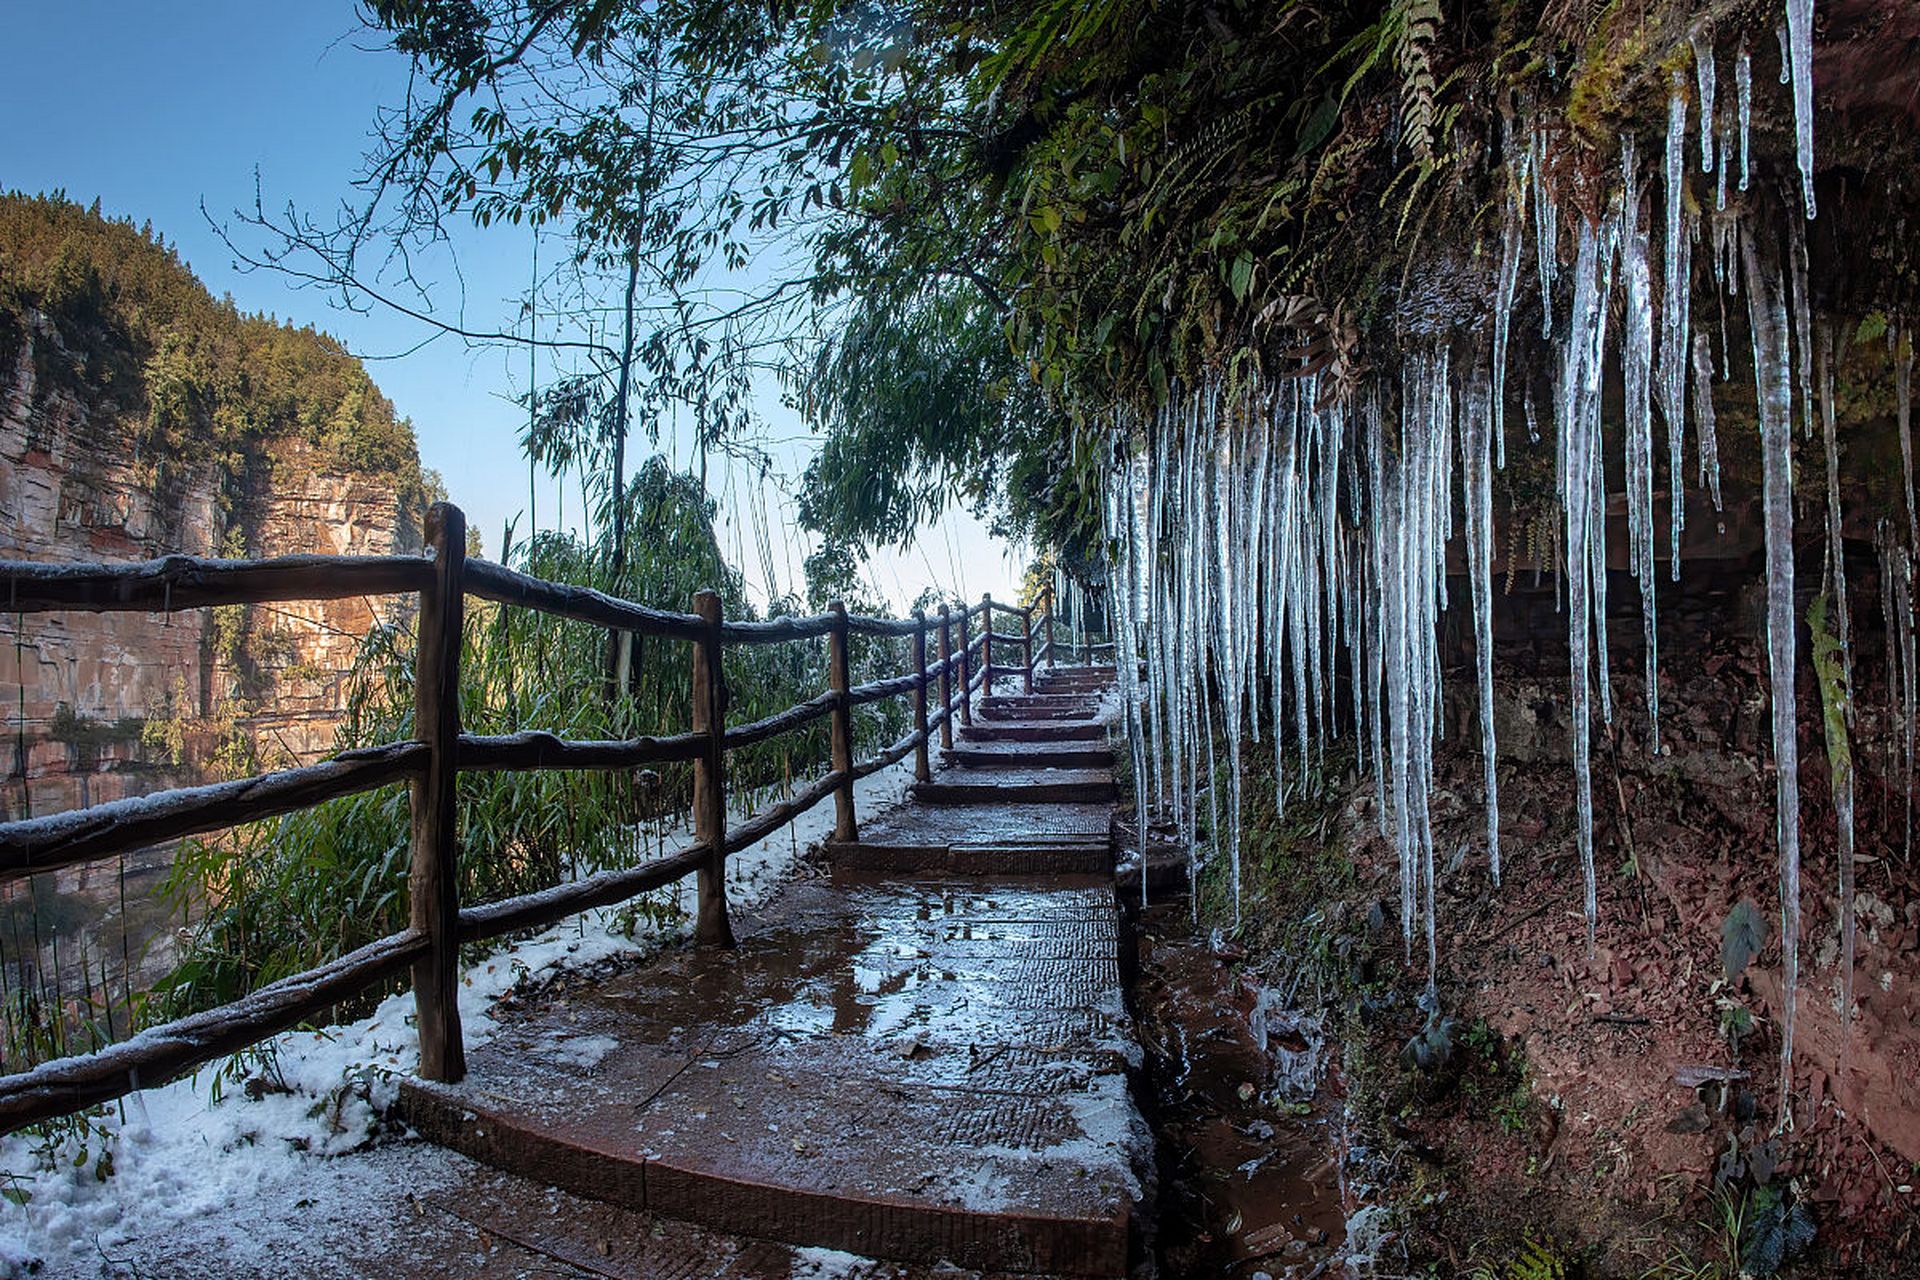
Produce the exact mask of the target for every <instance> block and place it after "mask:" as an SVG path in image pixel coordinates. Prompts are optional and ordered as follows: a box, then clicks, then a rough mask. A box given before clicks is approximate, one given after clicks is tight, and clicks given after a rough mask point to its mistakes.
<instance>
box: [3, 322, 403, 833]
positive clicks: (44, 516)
mask: <svg viewBox="0 0 1920 1280" xmlns="http://www.w3.org/2000/svg"><path fill="white" fill-rule="evenodd" d="M58 340H59V339H58V336H57V335H55V334H53V333H51V332H49V331H48V330H46V329H41V330H39V331H38V332H36V333H35V334H34V335H33V337H32V339H31V340H30V341H29V343H28V344H27V345H26V346H25V347H24V348H23V349H22V350H21V352H20V353H19V355H18V357H17V358H16V359H15V360H14V361H13V362H12V367H11V368H8V369H6V370H4V371H0V559H7V560H36V561H50V562H83V561H106V562H125V561H138V560H145V559H150V558H152V557H156V556H161V555H167V554H171V553H175V552H181V553H186V554H189V555H200V556H222V555H249V556H271V555H287V554H295V553H303V552H316V553H328V554H342V555H372V554H382V553H388V552H412V551H418V550H419V549H420V546H421V536H420V513H419V511H418V509H417V507H418V501H417V499H416V498H413V497H410V496H408V495H406V494H403V493H402V492H401V490H400V489H399V487H398V485H397V484H396V481H395V478H394V477H391V476H384V475H377V474H348V473H343V472H341V471H339V470H337V469H328V468H327V467H325V466H322V465H318V464H317V463H316V455H315V451H314V450H313V449H312V448H311V447H310V446H309V445H307V444H306V443H305V442H304V441H302V440H300V439H299V438H297V437H287V438H283V439H279V440H271V441H266V442H263V443H262V444H261V445H260V452H259V455H258V456H257V457H254V458H249V459H246V460H244V465H242V466H239V467H232V466H230V465H223V463H222V462H220V461H217V460H214V461H204V462H192V461H185V462H183V461H181V460H178V459H166V460H160V459H150V458H142V457H140V456H138V452H139V451H138V447H137V441H138V440H139V438H140V437H139V433H138V431H137V427H138V425H139V424H138V423H136V422H133V421H130V420H129V419H128V417H127V415H125V414H124V413H119V412H108V411H101V410H98V409H96V408H95V407H93V406H90V405H88V404H86V403H83V402H82V401H81V400H80V399H78V398H77V397H76V396H75V395H74V394H73V393H71V392H70V391H67V390H65V389H52V390H47V389H44V388H37V387H36V375H35V362H34V359H33V355H34V352H33V344H34V343H35V342H57V341H58ZM409 607H410V602H408V601H405V600H399V599H383V600H360V599H349V600H333V601H311V602H306V601H302V602H292V603H286V604H273V605H260V606H251V607H247V608H244V609H243V608H234V609H226V610H193V611H189V612H184V613H179V614H173V615H153V614H144V613H77V612H76V613H46V614H28V615H15V614H3V615H0V696H4V698H5V701H6V704H7V705H6V706H5V707H4V709H0V715H4V717H5V721H6V730H5V733H4V735H0V759H4V760H5V761H6V764H7V768H6V780H5V786H4V790H3V791H0V814H3V815H4V816H5V817H20V816H23V815H25V814H27V813H29V812H31V813H34V814H45V813H52V812H56V811H58V810H63V809H70V808H75V807H79V806H83V805H88V804H97V803H99V802H101V801H105V800H113V799H118V798H120V797H123V796H128V795H137V794H141V793H144V792H148V791H153V790H157V789H160V788H162V787H166V786H172V785H180V784H184V783H190V782H195V781H201V780H205V779H207V778H209V777H212V776H215V775H216V774H218V773H220V772H222V771H225V772H232V771H233V769H234V767H236V766H240V765H243V764H254V765H258V766H260V767H272V766H278V765H285V764H289V763H294V762H297V761H307V760H312V759H315V758H318V757H319V756H320V755H322V754H324V753H325V752H326V751H327V750H328V749H329V748H330V747H331V745H332V743H333V739H334V731H335V728H336V726H337V724H338V722H339V718H340V713H341V708H342V706H343V703H344V698H345V691H344V684H345V679H346V675H347V673H348V672H349V670H350V669H351V667H352V665H353V660H354V655H355V653H356V652H357V650H358V648H359V645H360V642H361V639H362V637H364V636H365V635H366V633H367V631H368V630H369V628H370V627H372V626H374V625H375V624H376V623H377V622H381V621H394V620H399V619H400V618H401V617H402V616H403V614H404V613H405V611H406V610H407V609H408V608H409Z"/></svg>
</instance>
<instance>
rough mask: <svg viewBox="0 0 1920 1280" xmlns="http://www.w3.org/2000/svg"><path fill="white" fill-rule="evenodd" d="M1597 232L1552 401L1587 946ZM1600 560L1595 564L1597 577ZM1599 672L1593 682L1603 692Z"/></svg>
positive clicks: (1591, 896)
mask: <svg viewBox="0 0 1920 1280" xmlns="http://www.w3.org/2000/svg"><path fill="white" fill-rule="evenodd" d="M1610 234H1611V228H1609V229H1608V230H1606V231H1603V230H1602V229H1601V228H1598V227H1595V226H1594V225H1593V224H1592V223H1587V222H1583V223H1582V224H1581V227H1580V235H1579V247H1578V252H1577V254H1576V256H1575V260H1574V273H1573V302H1572V307H1571V309H1570V311H1569V312H1568V325H1567V339H1566V342H1565V344H1564V346H1563V356H1564V360H1563V364H1562V368H1561V375H1560V380H1559V385H1558V389H1557V392H1556V396H1555V400H1556V404H1557V409H1558V424H1559V433H1558V434H1559V441H1558V446H1559V453H1558V457H1559V467H1558V472H1559V477H1560V507H1561V511H1562V512H1563V514H1564V516H1565V524H1566V569H1567V647H1568V653H1569V656H1570V658H1571V659H1572V662H1571V667H1570V674H1569V680H1570V684H1571V691H1572V695H1573V777H1574V798H1575V802H1576V816H1577V820H1578V824H1579V844H1580V873H1581V881H1582V887H1583V892H1582V895H1581V898H1582V905H1583V907H1584V910H1585V914H1586V918H1587V938H1588V943H1589V945H1591V944H1592V941H1593V934H1594V928H1595V925H1596V923H1597V920H1598V916H1599V902H1598V882H1597V879H1596V877H1595V873H1594V857H1593V769H1592V750H1593V743H1592V736H1593V730H1592V684H1591V681H1592V674H1593V673H1592V666H1591V662H1590V658H1591V654H1590V646H1591V645H1592V643H1593V639H1594V637H1593V635H1592V630H1591V628H1592V624H1593V623H1594V621H1595V620H1596V617H1597V619H1598V621H1599V622H1600V624H1601V626H1602V627H1604V625H1605V616H1606V615H1605V612H1604V609H1602V610H1600V611H1599V612H1597V613H1596V610H1595V604H1596V601H1595V593H1594V585H1595V584H1594V582H1593V568H1594V559H1593V556H1592V548H1593V546H1594V545H1595V543H1596V542H1599V541H1601V538H1597V537H1596V534H1595V528H1594V526H1595V524H1596V523H1599V522H1603V521H1604V520H1605V518H1606V509H1605V507H1604V505H1601V504H1597V503H1596V502H1595V500H1594V498H1595V489H1596V486H1595V484H1594V483H1593V477H1594V473H1595V470H1596V468H1597V467H1598V465H1599V400H1600V383H1601V358H1602V355H1603V353H1604V352H1605V350H1606V343H1605V333H1606V311H1607V306H1606V300H1607V295H1608V293H1609V292H1610V289H1609V288H1608V287H1607V286H1606V285H1604V284H1602V282H1601V281H1602V276H1603V275H1610V268H1609V269H1608V270H1607V271H1605V272H1603V270H1602V267H1601V259H1602V257H1603V256H1604V257H1608V258H1610V257H1611V249H1610V248H1609V247H1608V244H1607V241H1608V238H1609V236H1610ZM1605 564H1606V562H1605V560H1604V559H1602V560H1601V561H1600V567H1601V570H1602V572H1604V570H1605ZM1605 679H1606V676H1605V667H1604V665H1603V666H1602V668H1601V682H1602V685H1603V686H1604V684H1605Z"/></svg>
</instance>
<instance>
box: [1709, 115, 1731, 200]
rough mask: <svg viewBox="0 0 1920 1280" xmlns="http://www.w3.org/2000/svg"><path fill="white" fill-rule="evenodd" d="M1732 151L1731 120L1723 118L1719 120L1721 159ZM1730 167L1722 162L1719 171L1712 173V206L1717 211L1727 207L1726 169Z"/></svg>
mask: <svg viewBox="0 0 1920 1280" xmlns="http://www.w3.org/2000/svg"><path fill="white" fill-rule="evenodd" d="M1732 151H1733V121H1731V120H1723V121H1721V122H1720V155H1721V158H1722V160H1723V161H1724V160H1725V158H1726V157H1727V156H1728V155H1729V154H1730V153H1731V152H1732ZM1731 167H1732V166H1730V165H1728V164H1725V163H1723V164H1721V166H1720V171H1719V172H1718V173H1717V174H1715V175H1714V179H1713V207H1714V211H1715V212H1717V213H1724V212H1725V211H1726V208H1727V171H1728V169H1729V168H1731Z"/></svg>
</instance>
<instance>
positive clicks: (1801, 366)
mask: <svg viewBox="0 0 1920 1280" xmlns="http://www.w3.org/2000/svg"><path fill="white" fill-rule="evenodd" d="M1787 246H1788V253H1787V264H1788V270H1789V274H1790V276H1791V281H1792V285H1793V288H1792V291H1791V302H1792V307H1793V371H1794V391H1795V394H1796V395H1797V396H1798V397H1799V399H1800V424H1801V430H1800V434H1801V436H1802V438H1804V439H1807V440H1811V439H1813V319H1812V317H1813V307H1812V304H1811V302H1810V300H1809V299H1808V297H1807V224H1806V223H1805V222H1803V221H1802V220H1800V219H1799V218H1788V219H1787Z"/></svg>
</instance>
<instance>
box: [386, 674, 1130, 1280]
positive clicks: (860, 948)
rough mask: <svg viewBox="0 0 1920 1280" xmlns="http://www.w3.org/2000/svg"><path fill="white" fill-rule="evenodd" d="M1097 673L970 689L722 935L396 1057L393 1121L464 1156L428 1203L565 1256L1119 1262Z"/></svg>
mask: <svg viewBox="0 0 1920 1280" xmlns="http://www.w3.org/2000/svg"><path fill="white" fill-rule="evenodd" d="M1100 675H1101V673H1077V674H1068V673H1062V674H1059V675H1055V676H1053V677H1052V678H1051V679H1049V678H1048V677H1047V676H1046V675H1045V674H1043V675H1042V677H1041V679H1040V680H1039V681H1038V682H1037V683H1038V690H1039V692H1038V695H1037V696H1036V697H1035V698H1034V699H1033V700H1032V701H1031V702H1028V701H1027V700H1026V699H1024V698H1022V697H995V698H991V699H986V700H983V702H982V704H981V707H980V711H979V714H978V717H977V720H976V724H975V725H974V726H973V728H972V730H968V729H962V730H960V737H959V741H958V742H957V743H956V748H955V750H954V751H953V752H951V753H949V754H948V756H947V757H946V758H945V759H944V760H943V762H942V767H941V768H940V769H939V770H938V771H937V772H936V773H935V775H934V779H933V781H932V782H931V783H926V784H921V786H920V787H919V788H918V789H917V794H916V795H915V797H914V798H913V799H912V800H911V801H910V802H909V803H907V804H904V805H902V806H899V807H898V808H897V809H895V810H894V811H892V812H890V813H888V814H885V815H879V816H876V817H875V818H873V819H872V820H870V821H868V822H866V823H864V824H863V826H862V829H861V832H860V839H859V840H858V841H857V842H853V843H846V844H831V845H829V846H828V848H827V850H826V856H827V860H828V862H829V864H830V866H831V868H832V870H831V873H830V874H828V875H825V876H822V877H818V878H814V879H806V880H801V881H798V882H796V883H794V884H793V885H791V886H790V887H789V888H788V889H787V890H786V891H784V892H783V893H782V894H780V895H779V896H778V897H777V898H776V899H775V900H774V901H773V902H772V903H771V904H769V905H768V907H767V908H765V909H764V910H763V911H761V912H760V913H758V914H757V915H754V916H752V917H748V918H743V919H741V920H739V921H737V927H738V932H739V936H740V945H739V947H738V948H737V949H736V950H735V951H733V952H730V953H721V952H703V951H695V950H691V949H688V950H683V951H679V952H675V953H672V954H670V955H668V956H665V957H662V958H660V959H659V960H658V961H656V962H654V963H652V964H649V965H647V966H645V967H642V968H638V969H634V970H630V971H627V972H624V973H621V974H618V975H616V976H614V977H612V978H609V979H606V980H604V981H600V982H596V983H587V984H578V985H574V986H571V987H569V988H566V989H564V990H560V991H555V992H549V993H546V994H544V995H541V996H537V997H534V998H531V999H529V1000H528V1001H526V1002H525V1003H524V1004H523V1005H521V1006H520V1007H518V1008H515V1009H512V1010H502V1011H501V1014H500V1015H499V1016H500V1017H501V1020H502V1021H503V1026H502V1029H501V1030H500V1032H499V1033H498V1034H497V1035H496V1036H495V1037H494V1038H493V1039H492V1040H491V1041H490V1042H488V1043H487V1044H486V1045H485V1046H484V1047H482V1048H481V1049H479V1050H478V1051H476V1052H475V1053H474V1055H473V1058H472V1060H471V1062H470V1064H469V1068H470V1074H469V1076H468V1078H467V1080H466V1081H465V1082H463V1083H462V1084H460V1085H458V1086H452V1087H448V1086H438V1085H428V1084H412V1083H410V1084H408V1085H407V1086H405V1087H404V1089H403V1093H402V1104H403V1107H404V1109H405V1112H406V1115H407V1117H408V1119H409V1121H410V1123H412V1124H413V1125H414V1126H415V1127H416V1128H417V1129H419V1130H420V1131H421V1132H422V1133H423V1134H425V1135H426V1136H428V1137H430V1138H433V1139H435V1140H437V1141H438V1142H440V1143H443V1144H445V1145H446V1146H449V1147H452V1148H454V1149H455V1150H457V1151H460V1152H463V1153H465V1154H466V1155H468V1156H471V1157H473V1158H474V1159H476V1160H478V1161H480V1162H481V1165H476V1166H475V1171H474V1173H473V1175H472V1176H471V1178H470V1179H469V1184H470V1186H469V1191H470V1194H464V1195H461V1196H456V1197H454V1199H455V1200H457V1201H459V1202H460V1206H461V1207H459V1208H458V1210H457V1211H456V1210H455V1209H454V1208H453V1207H451V1206H448V1207H444V1208H443V1210H442V1216H443V1217H445V1216H446V1215H447V1214H452V1216H453V1218H454V1219H456V1220H457V1221H458V1222H461V1223H466V1224H467V1225H468V1226H469V1227H470V1228H471V1229H472V1230H474V1231H479V1232H482V1233H486V1234H488V1235H489V1236H491V1237H497V1238H499V1239H504V1240H507V1241H509V1242H513V1241H518V1242H519V1244H518V1245H516V1246H515V1247H516V1248H519V1249H521V1250H522V1251H524V1252H528V1253H529V1254H530V1256H531V1255H538V1256H542V1257H545V1258H547V1259H550V1260H553V1261H567V1262H568V1264H569V1265H571V1266H573V1267H575V1268H576V1269H579V1268H584V1270H585V1272H586V1273H587V1274H605V1275H619V1276H635V1277H651V1276H676V1275H709V1274H715V1275H717V1274H726V1275H738V1276H741V1277H748V1276H757V1275H777V1276H783V1277H784V1276H788V1275H794V1276H798V1275H802V1274H812V1272H806V1271H803V1270H802V1268H801V1266H800V1263H799V1262H798V1261H796V1259H799V1260H800V1261H804V1260H805V1258H806V1257H811V1256H813V1255H810V1254H808V1253H807V1251H808V1250H815V1251H818V1250H831V1251H838V1252H837V1253H835V1254H834V1255H832V1256H833V1257H834V1258H836V1259H841V1255H843V1254H844V1255H855V1257H853V1258H847V1259H841V1260H840V1261H836V1262H835V1265H836V1266H838V1267H840V1268H841V1270H839V1271H834V1272H832V1274H853V1275H860V1276H867V1275H875V1276H878V1275H887V1276H893V1275H917V1274H921V1273H922V1270H923V1269H924V1268H929V1267H931V1268H935V1269H936V1271H934V1272H927V1274H935V1273H938V1274H943V1275H951V1274H954V1273H953V1272H952V1271H951V1270H950V1268H956V1267H957V1268H961V1269H964V1270H965V1271H971V1272H974V1273H978V1274H989V1273H991V1274H999V1273H1020V1274H1027V1275H1033V1274H1041V1275H1060V1276H1065V1275H1085V1276H1120V1275H1124V1274H1125V1273H1126V1271H1127V1269H1128V1265H1129V1262H1130V1261H1131V1260H1133V1259H1136V1258H1137V1257H1138V1256H1139V1255H1140V1250H1141V1248H1142V1245H1141V1241H1140V1239H1139V1235H1140V1227H1141V1224H1142V1222H1143V1221H1144V1219H1145V1216H1146V1215H1147V1214H1148V1213H1149V1212H1150V1207H1149V1206H1147V1205H1146V1204H1145V1200H1146V1199H1147V1192H1146V1191H1145V1190H1143V1188H1147V1187H1150V1185H1151V1182H1152V1177H1153V1175H1152V1172H1151V1170H1152V1159H1153V1156H1152V1138H1151V1135H1150V1133H1149V1132H1148V1130H1147V1127H1146V1125H1145V1123H1144V1122H1143V1120H1142V1118H1141V1116H1140V1113H1139V1110H1138V1109H1137V1107H1136V1106H1135V1102H1134V1099H1133V1096H1132V1093H1131V1090H1130V1086H1129V1074H1130V1073H1131V1072H1132V1071H1134V1070H1135V1069H1136V1068H1137V1067H1138V1066H1139V1063H1140V1050H1139V1041H1138V1038H1137V1035H1136V1031H1135V1027H1134V1025H1133V1022H1132V1019H1131V1017H1130V1016H1129V1013H1128V1010H1127V1006H1126V1001H1125V998H1124V985H1123V976H1124V975H1123V967H1125V966H1127V965H1128V964H1129V963H1130V960H1131V957H1130V956H1129V955H1128V953H1127V948H1126V946H1125V945H1124V943H1123V929H1122V925H1121V922H1120V919H1119V913H1118V910H1117V906H1116V899H1115V890H1114V885H1113V876H1112V849H1111V841H1110V838H1109V835H1108V822H1109V816H1110V812H1111V809H1110V805H1111V799H1112V787H1113V783H1112V774H1111V765H1112V761H1111V756H1110V755H1108V754H1107V752H1106V741H1105V729H1104V727H1103V726H1102V725H1101V724H1100V723H1099V721H1098V719H1097V714H1096V703H1095V701H1094V693H1095V692H1096V691H1097V688H1098V685H1099V682H1100ZM1025 711H1030V712H1031V715H1023V712H1025ZM483 1166H485V1167H483ZM503 1177H504V1178H508V1179H512V1180H514V1181H515V1182H522V1180H530V1181H531V1182H533V1183H538V1184H544V1188H551V1189H552V1190H551V1191H549V1192H546V1196H547V1197H548V1198H552V1197H564V1198H565V1199H566V1201H567V1203H568V1204H569V1205H571V1206H573V1207H572V1208H569V1209H567V1210H565V1211H563V1210H562V1209H560V1208H559V1207H556V1206H548V1205H545V1204H535V1205H529V1203H528V1197H527V1196H526V1195H524V1194H522V1195H518V1196H516V1195H510V1194H504V1193H502V1192H501V1191H500V1186H499V1180H500V1179H501V1178H503ZM522 1185H524V1183H522ZM556 1205H557V1202H556ZM580 1206H590V1207H589V1208H584V1209H583V1208H581V1207H580ZM622 1215H625V1216H626V1217H627V1218H634V1219H641V1220H644V1221H645V1222H647V1223H651V1224H652V1225H651V1226H649V1227H648V1228H647V1230H646V1231H645V1233H644V1237H643V1238H642V1239H640V1240H637V1241H636V1240H635V1239H633V1238H632V1237H633V1227H634V1224H633V1223H632V1222H628V1223H627V1224H626V1226H625V1227H624V1228H623V1227H621V1226H619V1225H618V1223H617V1222H616V1221H615V1220H616V1219H621V1217H622ZM567 1218H573V1219H575V1220H576V1221H575V1225H574V1227H573V1228H572V1229H570V1230H569V1229H563V1228H562V1226H561V1225H560V1224H561V1223H562V1221H563V1220H564V1219H567ZM581 1223H587V1224H588V1225H587V1226H585V1227H582V1226H581ZM583 1230H584V1234H583ZM714 1232H718V1233H724V1235H723V1236H718V1237H716V1236H712V1235H710V1234H707V1233H714ZM540 1240H544V1241H546V1242H547V1243H545V1244H540V1243H538V1241H540ZM529 1241H533V1242H532V1243H529ZM583 1241H586V1242H587V1243H583ZM756 1241H758V1242H765V1243H761V1244H756V1243H755V1242H756ZM616 1246H617V1247H616ZM796 1249H797V1250H798V1252H796ZM616 1254H618V1256H619V1257H620V1259H621V1261H619V1262H618V1264H617V1265H616V1263H615V1261H614V1260H615V1257H616ZM576 1255H577V1256H576ZM689 1257H700V1258H705V1259H707V1262H706V1263H705V1264H690V1263H688V1262H687V1259H688V1258H689ZM756 1257H758V1258H760V1261H759V1262H755V1261H754V1258H756ZM582 1258H584V1259H585V1261H584V1262H582V1261H581V1260H580V1259H582ZM860 1259H874V1260H877V1261H875V1262H873V1263H871V1264H869V1263H866V1262H861V1261H860ZM723 1263H724V1265H723ZM869 1266H870V1267H871V1268H872V1269H870V1270H866V1269H861V1268H866V1267H869ZM572 1273H573V1272H569V1271H562V1272H560V1273H559V1274H572ZM501 1274H512V1272H510V1271H503V1272H502V1273H501Z"/></svg>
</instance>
